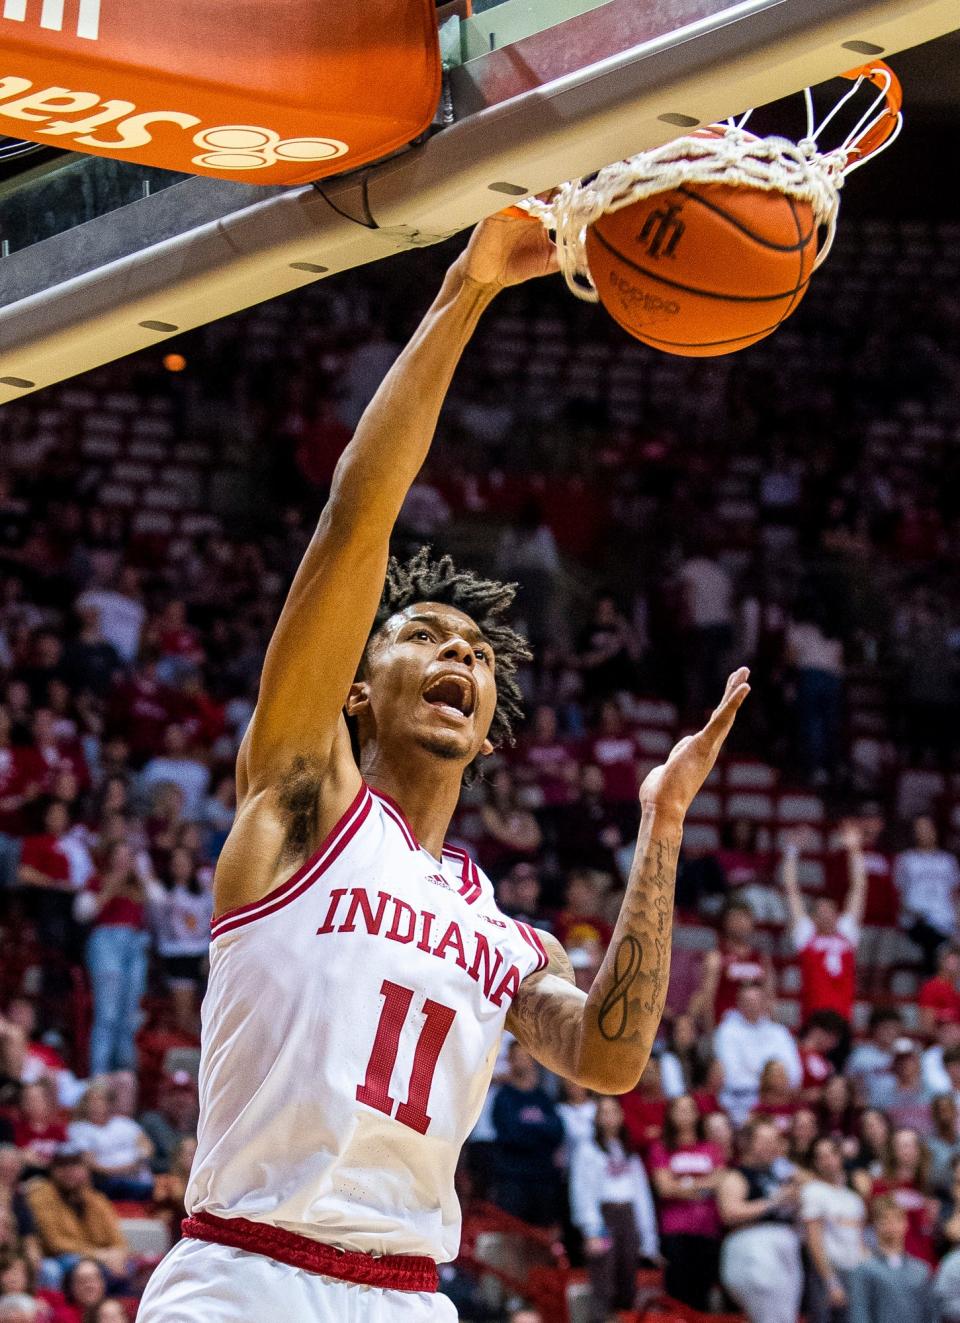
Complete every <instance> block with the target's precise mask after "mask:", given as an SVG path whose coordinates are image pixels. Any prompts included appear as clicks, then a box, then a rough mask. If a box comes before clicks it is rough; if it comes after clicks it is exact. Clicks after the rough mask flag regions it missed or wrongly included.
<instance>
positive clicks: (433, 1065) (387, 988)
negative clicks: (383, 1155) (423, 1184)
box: [357, 978, 457, 1135]
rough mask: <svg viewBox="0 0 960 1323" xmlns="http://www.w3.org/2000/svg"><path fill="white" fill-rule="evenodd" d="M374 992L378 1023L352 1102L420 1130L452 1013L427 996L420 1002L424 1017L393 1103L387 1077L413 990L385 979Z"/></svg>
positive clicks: (424, 1123)
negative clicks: (403, 1088) (402, 1091)
mask: <svg viewBox="0 0 960 1323" xmlns="http://www.w3.org/2000/svg"><path fill="white" fill-rule="evenodd" d="M380 995H381V997H382V998H383V1010H382V1011H381V1012H380V1022H379V1024H378V1025H377V1032H376V1034H375V1036H374V1039H373V1048H372V1050H371V1052H370V1060H369V1061H368V1062H367V1074H366V1078H365V1079H364V1081H363V1083H362V1084H360V1085H358V1087H357V1101H358V1102H362V1103H366V1105H367V1106H368V1107H374V1108H376V1110H377V1111H378V1112H383V1113H385V1114H386V1115H387V1116H395V1119H396V1120H397V1121H399V1122H400V1123H401V1124H402V1125H406V1126H409V1127H410V1129H411V1130H416V1131H417V1132H418V1133H419V1134H421V1135H425V1134H426V1133H427V1130H428V1128H429V1126H430V1119H431V1118H430V1117H429V1116H428V1114H427V1104H428V1102H429V1101H430V1089H431V1087H432V1086H433V1077H434V1075H435V1073H436V1069H437V1061H438V1059H439V1057H440V1052H441V1050H442V1048H443V1044H444V1042H445V1040H446V1037H447V1034H448V1033H449V1032H450V1027H451V1025H452V1024H453V1021H454V1019H455V1018H456V1014H457V1013H456V1011H453V1010H451V1009H450V1007H449V1006H441V1004H440V1003H439V1002H437V1001H431V1000H430V998H429V997H428V998H427V999H426V1001H424V1003H423V1014H424V1017H425V1018H424V1022H423V1028H422V1029H421V1030H420V1037H419V1038H418V1040H417V1046H416V1049H415V1051H414V1054H413V1066H412V1068H411V1070H410V1084H409V1086H408V1088H407V1100H406V1102H402V1103H400V1104H399V1106H398V1105H397V1100H396V1098H391V1096H390V1091H389V1090H390V1077H391V1075H392V1074H393V1068H394V1066H395V1065H396V1064H397V1052H398V1051H399V1048H400V1034H401V1032H402V1030H403V1026H404V1024H405V1023H406V1019H407V1016H408V1015H409V1014H410V1005H411V1003H412V1001H413V997H414V992H413V989H412V988H404V987H401V986H400V984H399V983H391V981H390V980H389V979H386V978H385V979H384V980H383V983H382V984H381V985H380ZM394 1108H396V1113H394Z"/></svg>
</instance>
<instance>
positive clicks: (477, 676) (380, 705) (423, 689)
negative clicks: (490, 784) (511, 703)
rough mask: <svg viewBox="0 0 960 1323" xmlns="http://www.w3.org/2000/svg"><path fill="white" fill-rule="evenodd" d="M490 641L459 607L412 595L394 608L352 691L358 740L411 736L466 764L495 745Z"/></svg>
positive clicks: (384, 743) (386, 743)
mask: <svg viewBox="0 0 960 1323" xmlns="http://www.w3.org/2000/svg"><path fill="white" fill-rule="evenodd" d="M495 672H496V661H495V658H494V655H493V649H492V648H491V646H490V644H489V643H488V642H487V641H486V639H485V638H484V637H483V635H482V634H481V633H480V630H479V629H478V627H477V625H476V624H475V623H474V621H473V620H471V619H470V617H469V616H468V615H465V614H464V612H463V611H458V610H457V609H456V607H452V606H444V605H442V604H440V603H438V602H417V603H415V604H414V605H413V606H410V607H407V608H406V610H404V611H399V612H397V614H396V615H395V616H392V617H391V618H390V619H389V620H388V621H387V623H386V624H385V625H384V627H383V629H382V630H381V633H380V637H379V638H378V639H377V641H376V642H375V644H374V646H373V648H372V649H371V653H370V656H369V658H368V663H367V675H366V678H365V680H364V681H363V682H361V683H360V684H358V685H355V686H354V689H353V691H351V705H350V710H351V713H352V714H353V715H356V716H357V719H358V721H359V723H360V739H361V744H364V743H365V742H366V741H367V740H374V741H375V742H376V745H377V748H378V750H380V751H386V750H388V749H390V748H397V749H400V750H402V749H403V748H405V747H409V744H410V742H411V741H413V742H414V743H416V744H417V745H419V747H420V748H422V749H425V750H426V751H427V752H428V753H431V754H433V755H434V756H436V757H438V758H442V759H447V760H450V761H454V762H457V763H460V764H461V765H463V766H466V765H467V764H468V763H470V762H472V761H473V759H474V758H475V757H476V756H477V754H478V753H481V752H483V753H489V752H492V746H491V745H490V743H489V741H488V740H487V732H488V731H489V729H490V723H491V722H492V720H493V715H494V711H495V710H496V706H497V683H496V675H495Z"/></svg>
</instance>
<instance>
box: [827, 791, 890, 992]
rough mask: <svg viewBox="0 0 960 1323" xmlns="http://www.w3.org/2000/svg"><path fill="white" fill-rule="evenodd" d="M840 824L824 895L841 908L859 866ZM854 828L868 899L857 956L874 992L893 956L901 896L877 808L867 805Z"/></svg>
mask: <svg viewBox="0 0 960 1323" xmlns="http://www.w3.org/2000/svg"><path fill="white" fill-rule="evenodd" d="M848 825H849V824H848V823H845V824H842V836H841V848H840V849H838V850H833V851H831V853H830V854H829V856H828V857H827V877H826V884H827V894H828V895H830V896H831V897H832V898H833V899H834V900H835V901H836V902H837V904H838V905H839V904H841V903H842V901H843V898H844V896H845V895H846V894H847V893H848V891H849V890H850V888H851V887H852V886H853V885H854V882H855V880H856V879H855V869H856V868H858V867H859V866H860V861H859V859H858V858H857V852H856V851H855V850H853V851H851V849H850V846H849V842H850V840H852V839H853V838H852V835H851V834H848V833H847V831H846V827H847V826H848ZM855 825H856V828H857V830H858V831H859V833H860V853H861V855H862V858H863V868H864V871H865V873H866V875H867V898H866V905H865V908H864V915H863V922H864V923H865V924H866V925H867V931H866V932H865V933H864V935H863V936H862V937H861V946H860V956H861V959H862V962H863V964H864V966H865V967H866V969H867V971H868V974H870V975H872V976H873V978H874V981H875V984H876V986H875V987H874V991H875V992H879V991H881V985H882V980H883V966H884V965H889V964H890V963H891V961H892V958H893V955H894V954H895V953H894V952H893V951H892V950H891V945H892V943H894V942H895V941H896V940H897V939H896V934H895V933H894V932H893V929H894V928H895V927H896V923H897V919H898V916H899V913H900V893H899V892H898V891H897V888H896V886H895V885H894V881H893V854H892V853H891V852H890V851H889V850H888V849H887V848H886V846H885V845H884V843H883V837H884V833H885V832H886V825H887V824H886V820H885V818H884V815H883V812H882V811H881V809H880V806H879V804H875V803H873V802H869V801H868V802H866V803H864V804H862V805H861V806H860V808H859V809H858V811H857V815H856V819H855Z"/></svg>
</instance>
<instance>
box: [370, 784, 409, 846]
mask: <svg viewBox="0 0 960 1323" xmlns="http://www.w3.org/2000/svg"><path fill="white" fill-rule="evenodd" d="M370 792H371V794H373V795H376V797H377V799H379V801H380V806H381V808H382V809H383V811H384V813H386V815H387V817H388V818H390V819H392V821H393V822H395V823H396V824H397V826H398V827H399V828H400V834H401V835H402V836H403V839H404V840H405V841H406V843H407V846H408V848H409V849H411V850H419V849H420V842H419V841H418V840H417V838H416V836H415V835H414V832H413V828H412V827H411V826H410V824H409V822H407V819H406V815H405V814H404V811H403V809H402V808H401V807H400V805H399V804H398V803H397V802H396V800H394V799H391V798H390V796H389V795H385V794H384V793H383V791H382V790H374V789H373V787H372V786H371V787H370Z"/></svg>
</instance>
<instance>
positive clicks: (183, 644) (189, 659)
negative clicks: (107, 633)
mask: <svg viewBox="0 0 960 1323" xmlns="http://www.w3.org/2000/svg"><path fill="white" fill-rule="evenodd" d="M148 638H149V641H150V642H151V643H153V644H154V645H155V646H156V648H157V650H158V652H159V653H160V664H159V666H158V668H157V672H158V674H159V675H160V678H161V679H162V680H165V681H166V682H167V683H168V684H176V682H177V681H178V680H179V678H180V676H181V674H182V672H183V671H184V670H189V669H192V668H193V667H195V666H199V665H201V664H202V663H203V661H204V652H203V647H202V645H201V643H200V635H199V634H198V633H197V631H196V630H195V629H194V628H193V627H192V625H190V624H189V623H188V621H187V606H186V603H185V602H183V601H181V600H180V599H179V598H174V599H173V601H170V602H168V603H167V605H166V606H165V607H164V608H163V611H162V612H161V614H160V617H159V619H158V620H157V621H155V622H154V624H153V625H152V626H151V628H150V631H149V634H148Z"/></svg>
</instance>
